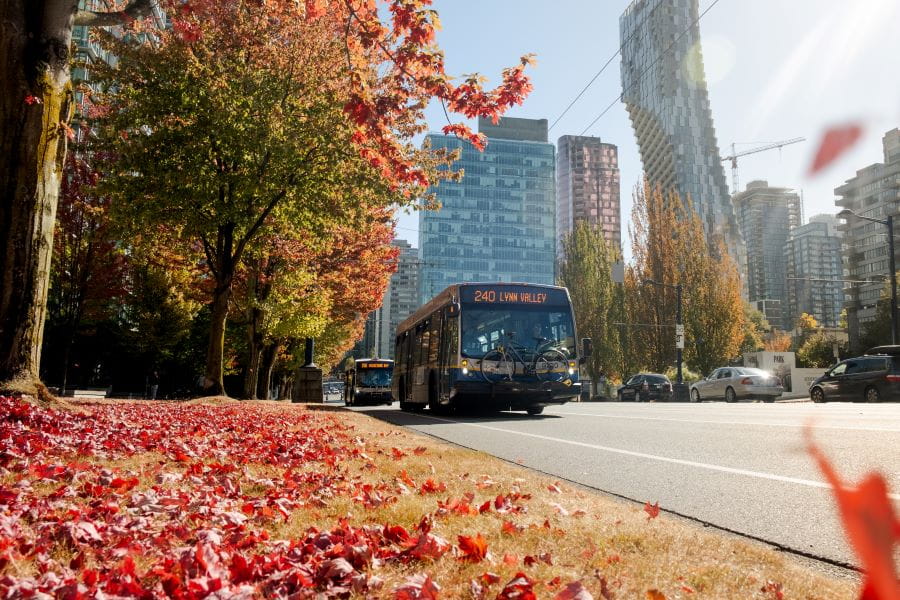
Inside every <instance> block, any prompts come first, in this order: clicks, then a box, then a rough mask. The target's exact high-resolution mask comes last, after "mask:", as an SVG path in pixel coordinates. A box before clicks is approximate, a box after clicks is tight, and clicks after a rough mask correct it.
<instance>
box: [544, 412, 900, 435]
mask: <svg viewBox="0 0 900 600" xmlns="http://www.w3.org/2000/svg"><path fill="white" fill-rule="evenodd" d="M548 414H553V415H573V416H577V417H604V418H609V419H633V420H636V421H669V422H673V423H699V424H713V425H758V426H761V427H803V426H804V424H803V423H766V422H762V421H716V420H712V419H709V420H704V419H669V418H666V417H638V416H634V415H613V414H603V413H583V412H567V411H559V410H553V411H550V412H549V413H548ZM812 427H813V429H850V430H853V431H886V432H889V433H900V429H898V428H889V427H864V426H854V425H819V424H816V423H815V422H813V423H812Z"/></svg>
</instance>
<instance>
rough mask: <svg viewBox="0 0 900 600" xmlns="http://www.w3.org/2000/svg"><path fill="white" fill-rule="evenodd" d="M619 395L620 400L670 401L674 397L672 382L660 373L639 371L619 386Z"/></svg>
mask: <svg viewBox="0 0 900 600" xmlns="http://www.w3.org/2000/svg"><path fill="white" fill-rule="evenodd" d="M617 396H618V398H619V402H622V401H624V400H633V401H635V402H648V401H650V400H656V401H663V402H668V401H670V400H671V399H672V382H671V381H669V378H668V377H666V376H665V375H660V374H659V373H638V374H637V375H632V377H631V379H629V380H628V381H626V382H625V385H623V386H622V387H620V388H619V391H618V394H617Z"/></svg>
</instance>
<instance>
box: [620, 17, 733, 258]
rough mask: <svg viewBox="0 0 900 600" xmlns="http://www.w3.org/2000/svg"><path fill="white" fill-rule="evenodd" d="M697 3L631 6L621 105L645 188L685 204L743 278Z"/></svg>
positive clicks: (623, 34)
mask: <svg viewBox="0 0 900 600" xmlns="http://www.w3.org/2000/svg"><path fill="white" fill-rule="evenodd" d="M697 3H698V0H634V1H633V2H632V3H631V4H630V5H629V6H628V8H627V9H625V12H624V13H623V14H622V16H621V18H620V19H619V34H620V40H621V47H622V100H623V101H624V102H625V106H626V108H627V109H628V115H629V117H630V118H631V124H632V127H633V128H634V132H635V135H636V137H637V142H638V148H639V150H640V154H641V162H642V163H643V166H644V175H645V176H646V178H647V180H648V181H649V183H650V184H651V185H652V186H654V187H656V186H659V187H660V188H662V189H663V191H665V192H668V191H670V190H674V191H676V192H678V194H680V195H681V197H682V198H683V199H687V198H690V199H691V202H692V204H693V208H694V210H695V211H696V212H697V214H699V215H700V217H701V219H702V220H703V226H704V229H705V230H706V233H707V235H713V234H719V235H721V236H722V237H723V239H724V241H725V243H726V246H727V248H728V252H729V254H730V255H731V256H732V257H733V258H734V259H735V261H736V262H737V264H738V266H739V268H741V270H743V268H742V265H743V263H744V249H743V247H742V244H741V237H740V233H739V228H738V225H737V222H736V220H735V218H734V212H733V210H732V207H731V202H730V197H729V193H728V184H727V181H726V180H725V171H724V169H723V168H722V162H721V158H720V154H719V146H718V143H717V142H716V133H715V129H714V128H713V119H712V112H711V111H710V107H709V95H708V93H707V89H706V79H705V75H704V71H703V57H702V55H701V52H700V28H699V26H698V24H697V21H698V10H697Z"/></svg>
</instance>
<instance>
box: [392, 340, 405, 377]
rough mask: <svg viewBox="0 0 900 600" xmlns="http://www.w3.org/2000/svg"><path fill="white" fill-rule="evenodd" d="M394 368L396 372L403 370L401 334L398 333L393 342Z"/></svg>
mask: <svg viewBox="0 0 900 600" xmlns="http://www.w3.org/2000/svg"><path fill="white" fill-rule="evenodd" d="M394 361H395V362H394V370H395V371H397V372H398V373H400V372H402V371H403V363H404V361H403V336H402V335H398V336H397V338H396V340H395V342H394Z"/></svg>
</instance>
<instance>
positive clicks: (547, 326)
mask: <svg viewBox="0 0 900 600" xmlns="http://www.w3.org/2000/svg"><path fill="white" fill-rule="evenodd" d="M461 317H462V331H461V332H460V338H461V339H460V341H461V351H462V356H464V357H467V358H482V357H483V356H484V355H485V354H486V353H487V352H488V351H489V350H491V349H493V348H496V347H497V346H498V345H501V344H502V345H511V346H513V347H515V348H516V349H517V350H518V351H520V352H522V351H523V350H525V351H529V352H532V353H533V352H535V351H537V350H544V349H547V348H556V349H558V350H562V351H563V352H564V353H566V355H567V356H571V357H574V356H575V328H574V327H573V326H572V314H571V311H570V309H569V308H567V307H558V308H548V307H528V306H496V305H495V306H491V307H489V308H481V307H478V308H475V307H471V306H467V307H465V308H464V309H463V311H462V315H461Z"/></svg>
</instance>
